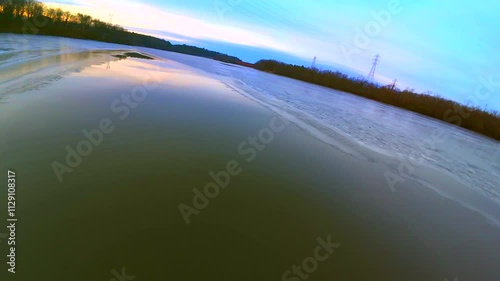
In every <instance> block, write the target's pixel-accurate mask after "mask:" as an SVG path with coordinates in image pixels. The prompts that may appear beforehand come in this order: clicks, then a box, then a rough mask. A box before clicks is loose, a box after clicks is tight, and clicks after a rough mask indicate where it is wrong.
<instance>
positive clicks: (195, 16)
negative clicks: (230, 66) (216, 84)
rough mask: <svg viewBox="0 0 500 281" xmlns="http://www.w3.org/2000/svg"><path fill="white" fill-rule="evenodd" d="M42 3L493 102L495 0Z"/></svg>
mask: <svg viewBox="0 0 500 281" xmlns="http://www.w3.org/2000/svg"><path fill="white" fill-rule="evenodd" d="M43 2H44V3H45V4H47V5H49V6H53V7H54V6H55V7H60V8H62V9H64V10H70V11H72V12H81V13H85V14H89V15H91V16H93V17H95V18H99V19H101V20H103V21H108V22H109V21H111V22H113V23H114V24H119V25H121V26H123V27H125V28H127V29H129V30H133V31H136V32H140V33H145V34H149V35H153V36H157V37H161V38H164V39H166V40H169V41H171V42H172V43H180V44H189V45H195V46H199V47H205V48H209V49H212V50H215V51H220V52H223V53H227V54H229V55H234V56H237V57H239V58H241V59H243V60H245V61H248V62H252V63H253V62H256V61H258V60H259V59H278V60H281V61H284V62H287V63H294V64H303V65H306V66H310V65H311V63H312V61H313V58H314V57H317V66H318V67H320V68H322V69H335V70H340V71H343V72H346V73H348V74H350V75H362V76H366V75H367V74H368V73H369V71H370V69H371V67H372V60H373V58H374V56H375V55H376V54H379V55H380V62H379V64H378V66H377V70H376V74H375V79H376V81H377V82H379V83H381V84H389V83H391V81H392V80H394V79H397V81H398V82H397V85H398V87H399V88H400V89H406V88H410V89H415V91H417V92H419V93H424V92H430V93H432V94H433V95H439V96H442V97H444V98H447V99H452V100H455V101H458V102H460V103H466V104H469V105H472V106H479V107H481V108H483V109H484V108H487V109H493V110H498V111H500V17H499V16H498V14H499V13H500V1H498V0H476V1H452V0H441V1H435V0H315V1H310V0H301V1H298V0H288V1H287V0H144V1H140V2H139V1H134V0H121V1H117V0H115V1H112V0H64V1H62V0H61V1H43Z"/></svg>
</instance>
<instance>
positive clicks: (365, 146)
mask: <svg viewBox="0 0 500 281" xmlns="http://www.w3.org/2000/svg"><path fill="white" fill-rule="evenodd" d="M125 49H139V50H141V51H142V52H145V53H149V54H151V55H154V56H156V57H160V58H164V59H169V60H174V61H177V62H179V63H182V64H184V65H186V66H188V67H191V68H194V69H196V70H197V71H202V72H204V73H205V74H206V75H209V76H211V77H213V78H216V79H218V80H220V81H221V82H222V83H224V84H225V85H227V87H230V88H231V89H233V90H234V91H235V92H238V93H240V94H242V95H245V96H247V97H249V98H251V99H253V100H255V101H257V102H259V103H261V104H262V105H263V106H265V107H268V108H269V109H271V110H274V111H276V112H277V113H279V114H281V115H283V116H285V117H287V118H289V119H290V120H291V121H293V123H295V124H296V125H297V126H299V127H301V128H302V129H303V130H304V131H306V132H308V133H309V134H311V135H313V136H314V137H316V138H318V139H320V140H321V141H323V142H326V143H328V144H330V145H332V146H333V147H334V148H336V149H339V150H342V151H344V152H346V153H349V154H352V155H354V156H356V157H364V158H367V159H369V160H371V161H381V162H383V161H384V160H382V158H378V157H376V156H373V155H374V154H373V153H371V152H375V153H378V154H382V155H385V156H388V157H390V158H392V159H394V160H396V163H397V164H394V162H392V164H390V163H387V165H388V171H387V173H386V175H385V176H386V177H387V179H388V188H390V189H392V190H394V191H397V189H398V188H399V187H401V186H404V182H405V180H406V179H414V180H418V181H419V182H421V183H422V185H423V186H426V187H430V188H433V189H435V190H436V191H438V192H440V193H441V194H443V195H445V196H448V197H450V198H454V199H458V200H462V199H463V200H462V201H463V203H464V204H465V205H468V206H469V207H472V208H475V207H474V205H475V204H476V203H474V202H466V201H467V199H464V198H458V197H460V196H462V195H463V194H462V195H460V194H458V193H459V192H455V191H454V190H453V187H442V186H431V185H430V184H429V183H427V182H426V180H425V179H424V178H420V177H419V176H418V174H419V173H418V172H419V171H420V170H421V169H422V168H423V167H426V168H431V169H436V170H438V171H439V172H441V173H445V174H447V175H449V176H452V177H453V178H455V179H456V180H458V181H460V182H462V183H464V184H465V185H467V186H468V187H469V188H470V189H471V190H472V191H474V193H476V194H480V195H481V196H482V197H484V198H486V199H488V200H490V201H491V202H492V203H493V204H494V205H497V206H500V143H499V142H497V141H494V140H492V139H489V138H486V137H483V136H481V135H478V134H475V133H472V132H470V131H467V130H464V129H461V128H457V127H454V126H451V125H449V124H447V123H444V122H441V121H439V120H435V119H431V118H427V117H425V116H422V115H419V114H416V113H412V112H409V111H405V110H401V109H399V108H395V107H392V106H387V105H384V104H381V103H377V102H374V101H371V100H367V99H364V98H360V97H358V96H355V95H351V94H348V93H344V92H340V91H335V90H332V89H328V88H324V87H320V86H316V85H312V84H308V83H304V82H301V81H296V80H292V79H288V78H285V77H280V76H276V75H272V74H268V73H264V72H260V71H257V70H254V69H251V68H246V67H240V66H234V65H229V64H224V63H221V62H218V61H214V60H209V59H204V58H199V57H193V56H186V55H182V54H176V53H170V52H164V51H159V50H152V49H147V48H135V47H129V46H122V45H115V44H107V43H100V42H94V41H83V40H74V39H63V38H57V37H42V36H38V37H34V36H22V37H21V36H18V35H6V34H2V35H0V95H5V94H9V93H14V92H22V91H26V90H29V89H32V88H36V87H39V86H42V85H43V84H44V83H46V82H47V81H51V80H57V79H58V78H59V77H60V76H61V75H63V74H64V72H71V71H78V69H79V68H81V67H83V66H84V65H85V63H95V61H93V60H95V59H97V60H98V59H99V58H94V57H93V56H92V54H93V53H94V54H95V52H99V51H102V50H125ZM88 51H92V52H88ZM54 62H57V63H58V64H57V67H54ZM0 98H1V96H0ZM367 151H368V153H367ZM375 155H376V154H375ZM469 199H470V198H469ZM472 201H475V200H472ZM492 206H493V205H492ZM489 208H490V207H488V208H486V209H489ZM492 208H494V207H492ZM497 210H498V209H497ZM490 211H491V209H490ZM489 216H490V218H492V217H494V220H496V221H497V222H498V221H500V214H499V213H497V212H495V213H493V214H491V213H490V214H489Z"/></svg>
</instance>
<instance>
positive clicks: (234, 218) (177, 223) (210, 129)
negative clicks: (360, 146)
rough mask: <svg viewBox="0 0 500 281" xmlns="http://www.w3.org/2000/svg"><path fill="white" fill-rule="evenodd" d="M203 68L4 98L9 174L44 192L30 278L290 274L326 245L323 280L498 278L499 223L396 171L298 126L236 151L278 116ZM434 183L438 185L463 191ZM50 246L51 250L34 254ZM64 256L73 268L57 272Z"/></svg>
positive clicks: (146, 72)
mask: <svg viewBox="0 0 500 281" xmlns="http://www.w3.org/2000/svg"><path fill="white" fill-rule="evenodd" d="M193 69H194V68H193V67H191V66H187V67H186V66H185V64H182V63H180V62H176V61H174V60H163V59H161V60H154V61H149V60H141V59H135V58H127V59H124V60H118V61H115V62H113V63H111V64H110V67H109V69H108V68H107V67H106V65H102V64H101V65H93V66H90V67H87V68H85V69H83V70H81V71H80V72H77V73H72V74H69V75H66V76H64V77H63V79H60V80H58V81H56V82H54V83H51V84H48V85H47V86H46V87H44V88H41V89H39V90H37V91H36V95H34V93H35V92H34V91H31V92H25V93H21V94H18V95H11V96H10V97H8V99H7V100H6V101H5V102H6V103H5V104H0V107H3V109H2V110H0V120H15V122H0V128H1V129H2V131H4V132H6V133H7V134H6V135H5V136H4V137H6V138H7V143H8V144H9V146H10V147H9V150H7V151H6V154H5V157H6V159H9V163H8V164H9V165H10V166H12V167H16V169H17V171H18V172H19V175H18V178H19V183H20V185H21V184H22V186H25V187H36V188H23V189H19V190H18V193H19V194H18V196H19V198H25V199H24V200H23V202H22V204H20V206H19V214H20V215H22V217H23V224H24V228H23V231H22V232H20V234H22V235H20V236H19V237H18V239H19V241H20V243H22V244H23V245H29V247H28V246H26V247H23V248H19V250H18V252H17V253H16V254H18V255H19V256H22V257H25V258H24V261H23V267H24V268H26V269H29V270H24V271H23V270H21V269H20V272H19V273H17V274H19V275H22V276H20V277H23V279H26V280H32V279H33V278H35V277H36V278H39V279H40V278H41V279H48V278H49V276H50V277H52V278H51V279H64V277H65V276H66V277H67V276H70V275H71V276H74V272H79V275H78V276H77V277H75V278H76V279H75V281H77V280H90V279H95V276H101V275H102V272H108V271H109V268H110V266H114V264H117V263H119V264H123V265H125V266H126V267H127V273H129V274H131V275H134V276H138V277H139V276H143V277H144V278H149V279H152V280H153V279H158V277H160V276H164V272H163V270H159V269H161V268H163V267H164V266H165V264H168V265H169V276H170V277H171V278H177V279H187V280H200V279H203V278H204V279H210V280H224V279H231V278H233V279H234V276H240V275H241V274H248V272H251V276H252V279H256V280H276V279H279V278H280V277H281V275H282V274H283V271H284V270H286V269H287V268H290V266H291V265H293V264H296V263H297V261H300V260H302V259H303V257H304V255H306V254H310V253H311V249H314V248H311V247H313V246H314V245H315V244H314V243H315V239H316V238H317V237H327V236H331V241H333V242H335V243H337V242H338V243H340V244H341V247H340V248H339V249H338V250H336V251H335V253H334V254H333V255H332V257H331V259H329V260H328V261H326V262H325V263H324V264H322V265H321V266H322V268H321V269H320V270H318V271H317V272H315V273H314V274H315V276H314V278H318V279H321V280H327V279H328V278H330V279H332V278H335V279H339V280H343V279H346V280H366V279H371V280H401V279H405V280H411V281H417V280H419V281H421V280H441V279H443V278H446V277H447V276H449V274H450V273H449V272H453V274H454V275H457V276H460V278H463V279H469V280H487V279H488V278H490V279H491V278H493V277H495V276H497V273H498V269H497V267H496V266H495V265H494V264H488V263H484V262H483V261H484V260H497V259H498V257H499V253H500V251H497V250H499V249H498V247H499V244H494V242H495V241H496V240H495V239H497V237H498V233H499V230H498V228H495V227H493V226H491V225H489V224H488V223H487V222H486V220H485V219H484V218H483V217H482V216H480V215H479V214H477V213H475V212H473V211H470V210H469V209H467V208H464V207H462V206H461V205H460V204H459V203H457V202H456V201H453V200H449V199H446V198H443V197H442V196H441V195H439V194H437V193H436V192H434V191H431V190H430V189H427V188H422V186H421V185H420V184H419V183H418V182H416V181H415V180H412V179H410V180H408V181H407V182H405V183H404V186H403V187H402V188H400V189H398V190H397V192H394V193H393V192H391V191H390V190H389V189H388V188H387V186H386V182H385V179H384V177H383V173H384V172H385V171H386V168H387V167H386V166H385V165H383V161H381V162H370V161H366V160H365V159H358V158H356V157H353V156H351V155H348V154H346V153H343V152H341V151H339V150H335V149H332V148H331V146H330V145H328V144H325V143H324V142H321V141H320V140H317V139H316V138H314V137H313V136H311V135H309V134H306V133H305V132H304V131H303V130H302V129H301V128H300V127H298V126H295V125H293V124H290V125H289V126H287V127H286V129H285V130H284V131H282V132H280V133H276V134H275V137H274V139H273V140H272V141H271V142H270V143H268V144H265V148H264V149H262V151H258V152H256V153H257V155H256V158H255V159H254V160H253V161H250V162H249V161H248V160H247V159H248V157H249V156H251V153H244V154H241V153H240V152H239V151H238V147H239V146H240V144H241V142H242V141H247V142H248V137H249V136H258V135H259V133H260V132H261V131H262V130H263V129H264V128H267V127H269V121H270V120H272V118H273V117H274V116H276V114H275V112H273V111H271V110H269V109H268V108H265V107H264V106H262V105H261V104H260V103H258V102H257V101H255V100H253V99H251V98H248V97H246V96H244V95H241V94H240V93H237V92H234V91H232V90H231V89H230V88H227V87H226V85H224V81H220V80H218V79H214V77H213V76H210V75H204V74H202V73H201V71H195V70H193ZM148 77H153V78H156V79H155V80H157V81H160V82H159V83H158V85H157V87H150V89H148V94H147V98H146V99H145V100H144V101H142V102H137V106H136V107H135V108H129V110H130V114H129V115H128V116H127V118H124V119H123V120H122V119H121V118H120V117H121V116H124V115H123V114H124V111H122V110H119V111H117V112H114V111H113V110H112V109H111V108H110V105H111V104H113V103H114V101H115V100H116V99H120V100H121V97H122V96H123V95H127V94H130V93H131V91H132V90H133V89H134V88H135V87H136V86H137V85H142V84H143V80H145V79H150V78H148ZM147 81H149V80H147ZM80 85H85V87H81V86H80ZM30 96H31V97H32V98H28V97H30ZM132 102H134V101H133V100H132ZM124 105H125V103H120V104H119V106H124ZM19 116H22V118H19ZM104 117H106V118H110V119H111V120H113V121H116V122H114V123H113V124H115V125H116V129H115V131H114V132H113V133H111V134H108V135H106V136H105V137H104V139H103V142H102V143H101V144H100V145H99V146H97V147H95V148H94V150H93V152H92V154H90V155H89V156H87V157H86V158H85V159H84V160H83V162H82V163H81V165H80V166H78V167H75V168H74V171H73V172H72V173H68V174H65V175H64V176H65V179H64V182H63V183H61V184H60V183H58V182H57V179H56V177H55V176H54V174H53V171H52V167H51V166H50V163H51V162H52V161H55V160H56V161H63V160H64V158H65V154H66V151H65V146H66V145H70V146H72V147H76V146H77V143H78V142H79V141H81V140H82V135H81V131H82V129H86V130H92V129H94V128H97V127H96V124H99V120H100V118H104ZM27 135H28V136H31V137H30V138H27V137H26V136H27ZM33 140H36V141H33ZM248 148H249V147H248V146H245V147H244V149H245V150H247V149H248ZM256 150H257V149H256ZM377 157H378V156H377ZM232 160H234V161H237V162H238V163H240V166H241V167H242V169H243V171H242V173H241V174H240V175H237V176H235V177H234V178H231V180H230V183H229V185H228V186H227V187H226V188H224V189H222V188H221V190H220V193H219V194H218V196H217V197H215V198H213V199H211V200H210V203H209V204H208V205H207V206H206V207H205V208H204V209H203V211H202V212H200V214H198V215H193V216H192V217H191V223H190V225H189V226H187V225H186V224H185V221H184V218H183V217H182V216H181V214H180V212H179V209H178V205H179V204H180V203H186V204H187V203H189V204H190V205H191V206H193V205H192V199H193V196H194V193H193V189H194V188H198V189H200V190H201V189H202V188H203V187H204V186H206V184H207V183H209V182H211V181H212V178H211V176H210V172H211V171H213V172H214V173H217V172H218V171H222V169H224V168H225V167H226V165H227V163H228V161H232ZM391 163H393V164H395V161H392V162H391ZM21 171H22V172H21ZM436 176H440V175H439V174H434V175H432V174H429V175H427V176H426V178H427V177H428V178H429V180H430V181H431V182H433V183H439V184H441V185H450V186H456V187H458V188H463V187H462V186H460V185H459V184H457V183H456V182H455V181H453V180H452V179H450V178H447V177H442V178H441V177H440V178H439V181H436V178H435V177H436ZM0 177H1V175H0ZM89 206H90V208H89ZM3 216H4V214H0V218H3ZM75 220H77V221H78V223H77V224H72V223H70V224H68V222H72V221H75ZM53 229H58V230H59V231H57V232H53V231H50V230H53ZM96 233H97V234H98V235H96ZM131 239H132V240H131ZM464 239H467V242H468V243H463V241H464ZM82 241H84V242H82ZM442 241H446V243H444V244H443V243H442ZM68 245H71V247H68ZM47 252H50V253H53V255H46V256H45V258H44V259H43V260H42V261H40V260H39V259H37V258H35V257H38V256H40V255H41V253H47ZM117 253H118V254H117ZM381 253H383V254H381ZM458 253H460V254H458ZM61 257H64V258H61ZM96 257H97V258H96ZM56 262H57V263H58V264H59V265H60V267H59V270H58V271H57V272H52V270H51V268H52V267H51V266H50V265H51V264H54V263H56ZM89 268H90V269H89ZM192 268H196V270H192ZM380 268H382V269H384V268H390V269H391V270H380ZM249 270H250V271H249ZM72 274H73V275H72ZM45 277H46V278H45Z"/></svg>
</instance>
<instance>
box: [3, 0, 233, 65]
mask: <svg viewBox="0 0 500 281" xmlns="http://www.w3.org/2000/svg"><path fill="white" fill-rule="evenodd" d="M27 23H29V25H27ZM33 25H35V28H27V26H31V27H32V26H33ZM0 32H3V33H19V34H38V35H52V36H62V37H69V38H77V39H87V40H95V41H102V42H108V43H117V44H124V45H131V46H141V47H148V48H153V49H159V50H165V51H173V52H178V53H184V54H190V55H195V56H201V57H206V58H212V59H216V60H220V61H224V62H229V63H240V62H241V60H240V59H238V58H236V57H233V56H229V55H226V54H222V53H219V52H214V51H210V50H206V49H203V48H198V47H195V46H188V45H173V44H171V43H170V42H168V41H166V40H163V39H160V38H156V37H153V36H148V35H144V34H138V33H135V32H130V31H128V30H126V29H124V28H123V27H121V26H119V25H113V24H111V23H107V22H104V21H101V20H99V19H95V18H92V17H91V16H89V15H85V14H81V13H77V14H72V13H71V12H69V11H64V10H62V9H60V8H58V9H55V8H49V7H47V6H45V5H44V4H43V3H41V2H39V1H36V0H0Z"/></svg>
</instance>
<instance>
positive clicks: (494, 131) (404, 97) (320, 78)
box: [254, 60, 500, 140]
mask: <svg viewBox="0 0 500 281" xmlns="http://www.w3.org/2000/svg"><path fill="white" fill-rule="evenodd" d="M254 67H255V68H256V69H258V70H262V71H266V72H271V73H274V74H277V75H282V76H286V77H290V78H293V79H298V80H302V81H305V82H309V83H313V84H317V85H321V86H324V87H328V88H331V89H335V90H340V91H343V92H348V93H352V94H355V95H358V96H361V97H365V98H368V99H371V100H375V101H378V102H382V103H385V104H389V105H393V106H397V107H400V108H404V109H407V110H410V111H413V112H417V113H420V114H423V115H426V116H429V117H433V118H436V119H439V120H442V121H445V122H448V123H451V124H453V125H456V126H460V127H463V128H465V129H469V130H472V131H474V132H477V133H480V134H482V135H485V136H488V137H491V138H493V139H496V140H500V112H498V111H487V110H484V109H481V108H479V107H478V106H467V105H462V104H459V103H457V102H454V101H450V100H447V99H444V98H442V97H439V96H433V95H431V94H429V93H416V92H414V90H412V89H406V90H400V89H398V88H397V87H395V85H389V86H381V85H378V84H375V83H371V82H369V81H367V80H366V79H364V78H356V77H349V76H348V75H346V74H344V73H341V72H338V71H330V70H318V69H310V68H306V67H304V66H298V65H290V64H285V63H282V62H279V61H275V60H260V61H258V62H257V63H256V64H255V66H254Z"/></svg>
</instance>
